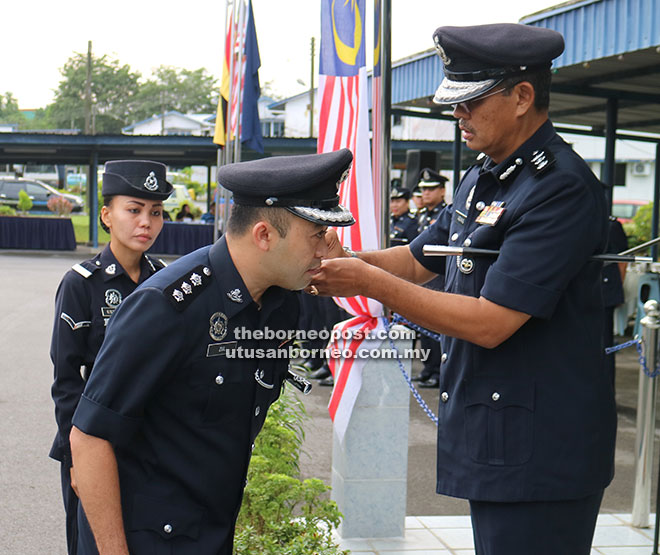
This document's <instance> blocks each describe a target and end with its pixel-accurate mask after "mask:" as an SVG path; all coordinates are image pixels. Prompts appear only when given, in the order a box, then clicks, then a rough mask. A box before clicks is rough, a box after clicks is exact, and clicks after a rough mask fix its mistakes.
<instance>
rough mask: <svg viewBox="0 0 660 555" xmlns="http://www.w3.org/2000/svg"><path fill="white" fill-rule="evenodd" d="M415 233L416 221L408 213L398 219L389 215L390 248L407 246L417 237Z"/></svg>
mask: <svg viewBox="0 0 660 555" xmlns="http://www.w3.org/2000/svg"><path fill="white" fill-rule="evenodd" d="M417 233H418V232H417V220H416V219H415V217H414V216H413V215H412V214H411V213H410V212H406V213H405V214H402V215H401V216H398V217H395V216H393V215H390V244H391V246H393V247H398V246H401V245H408V244H410V243H412V241H413V239H414V238H415V237H417Z"/></svg>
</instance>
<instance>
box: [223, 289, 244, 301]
mask: <svg viewBox="0 0 660 555" xmlns="http://www.w3.org/2000/svg"><path fill="white" fill-rule="evenodd" d="M227 297H229V300H230V301H234V302H235V303H242V302H243V295H242V293H241V290H240V289H232V290H231V291H229V293H227Z"/></svg>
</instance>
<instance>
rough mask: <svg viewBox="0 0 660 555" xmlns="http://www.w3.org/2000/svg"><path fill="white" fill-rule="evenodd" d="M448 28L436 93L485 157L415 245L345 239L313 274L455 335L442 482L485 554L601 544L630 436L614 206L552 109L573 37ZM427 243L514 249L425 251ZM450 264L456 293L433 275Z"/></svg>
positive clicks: (447, 336)
mask: <svg viewBox="0 0 660 555" xmlns="http://www.w3.org/2000/svg"><path fill="white" fill-rule="evenodd" d="M433 40H434V42H435V45H436V48H437V51H438V55H439V56H440V59H441V61H442V64H443V76H444V78H443V81H442V82H441V83H440V86H439V87H438V89H437V91H436V94H435V97H434V101H435V102H436V103H438V104H442V105H446V106H450V107H451V109H452V110H453V116H454V118H456V119H457V120H458V126H459V128H460V129H461V132H462V137H463V140H465V142H466V144H467V146H468V148H470V149H472V150H474V151H476V152H482V153H483V156H482V157H481V159H480V160H479V162H478V163H477V164H476V165H474V166H472V167H471V168H469V169H468V170H467V171H466V172H465V174H464V176H463V178H462V179H461V181H460V183H459V184H457V185H456V186H455V187H454V195H453V203H452V205H451V206H448V207H447V208H446V209H445V210H443V211H442V212H441V213H440V215H439V216H438V218H437V220H436V221H435V223H433V224H431V225H430V226H429V227H428V228H427V229H426V231H424V232H423V233H422V234H420V235H419V236H418V237H417V239H415V240H414V241H413V243H412V244H411V245H410V246H409V247H404V248H401V247H399V248H392V249H386V250H383V251H373V252H360V253H356V254H357V256H356V257H355V256H354V257H346V254H345V253H344V251H343V249H341V248H339V247H334V246H333V249H332V252H330V253H329V255H330V256H334V257H335V258H332V259H328V260H324V261H323V264H322V266H321V271H320V272H319V273H318V274H317V275H316V276H315V278H314V280H313V284H314V285H315V286H316V288H317V289H318V291H319V292H320V294H323V295H335V296H340V297H345V296H346V297H348V296H353V295H364V296H366V297H371V298H373V299H376V300H378V301H380V302H382V303H383V304H384V305H385V306H387V307H389V308H390V309H392V310H393V311H395V312H398V313H400V314H401V315H402V316H404V317H406V318H407V319H409V320H411V321H413V322H415V323H417V324H419V325H421V326H424V327H426V328H428V329H430V330H432V331H434V332H436V333H440V334H442V335H443V341H442V347H443V351H444V353H443V355H442V366H441V370H440V376H439V387H440V400H439V404H438V442H437V467H436V471H437V481H436V491H437V492H438V493H441V494H445V495H450V496H454V497H460V498H465V499H467V500H469V503H470V512H471V517H472V528H473V533H474V543H475V550H476V554H477V555H557V554H560V553H561V554H567V555H568V554H570V555H589V553H590V552H591V542H592V537H593V533H594V529H595V525H596V518H597V516H598V509H599V506H600V503H601V500H602V497H603V492H604V488H605V487H607V485H608V484H609V483H610V481H611V480H612V476H613V473H614V444H615V438H616V406H615V403H614V391H613V388H612V384H611V376H610V374H609V372H607V371H606V370H605V366H604V360H603V359H604V357H605V353H604V349H603V341H602V334H603V331H602V330H603V314H604V310H603V300H602V295H601V283H600V281H601V266H602V264H601V263H600V262H598V261H596V260H594V259H592V256H593V255H597V254H602V253H603V252H604V251H605V247H606V243H607V208H606V203H605V196H604V194H603V191H602V187H601V185H600V183H599V181H598V179H597V178H596V177H595V176H594V175H593V173H592V172H591V170H590V169H589V166H588V165H587V164H586V163H585V162H584V160H582V159H581V158H580V157H579V156H578V155H577V154H576V153H575V152H574V151H573V149H572V148H571V146H570V145H569V144H567V143H566V142H565V141H564V140H563V139H562V138H561V137H560V136H559V135H558V134H557V133H556V131H555V129H554V127H553V125H552V123H551V122H550V120H549V118H548V113H549V105H550V83H551V77H552V74H551V66H552V60H553V59H555V58H557V57H558V56H559V55H561V53H562V52H563V50H564V39H563V37H562V36H561V34H559V33H557V32H556V31H553V30H550V29H546V28H541V27H534V26H531V25H521V24H509V23H506V24H494V25H477V26H471V27H440V28H439V29H437V30H436V32H435V33H434V35H433ZM574 48H575V45H571V49H574ZM328 239H329V240H330V241H333V243H331V244H333V245H334V241H336V238H335V237H333V236H330V237H329V238H328ZM425 245H444V246H453V247H473V248H477V249H478V248H481V249H492V250H496V251H498V252H499V254H498V255H497V256H496V257H477V256H456V255H452V256H448V257H446V258H445V257H441V256H426V255H425V252H424V246H425ZM395 270H396V271H395ZM394 272H395V273H394ZM438 274H439V275H444V276H445V286H444V291H432V290H429V289H425V288H423V287H421V286H419V285H416V284H422V283H425V282H427V281H428V280H429V279H431V278H432V277H433V276H434V275H438Z"/></svg>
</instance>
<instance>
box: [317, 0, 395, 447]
mask: <svg viewBox="0 0 660 555" xmlns="http://www.w3.org/2000/svg"><path fill="white" fill-rule="evenodd" d="M364 21H365V0H348V1H346V2H336V1H335V0H322V2H321V49H320V71H319V73H320V77H319V97H320V99H321V109H320V112H319V138H318V146H317V150H318V152H329V151H333V150H338V149H340V148H344V147H345V148H349V149H350V150H351V151H352V152H353V166H352V167H351V171H350V173H349V175H348V178H347V179H346V180H345V181H344V182H343V183H342V185H341V187H340V191H339V196H340V199H341V203H342V204H343V205H344V206H346V207H347V208H348V209H349V210H350V211H351V213H352V214H353V216H354V217H355V219H356V221H357V223H356V224H355V225H353V226H350V227H340V228H338V229H337V233H338V235H339V239H340V240H341V242H342V244H343V245H345V246H348V247H350V248H352V249H354V250H364V249H376V248H378V233H377V227H376V219H377V218H376V213H377V212H376V205H375V204H374V195H373V184H372V173H371V157H370V149H369V104H368V98H367V70H366V67H365V39H364ZM335 302H336V303H337V304H338V305H339V306H341V307H342V308H344V309H346V310H347V311H348V312H349V313H351V314H353V315H354V318H351V319H350V320H347V321H345V322H340V323H339V324H337V326H335V327H336V328H339V329H340V330H341V332H342V333H340V334H334V336H337V335H338V336H339V337H347V336H349V335H350V336H352V339H348V340H345V339H340V340H337V341H336V342H335V343H333V344H332V345H331V348H333V349H334V348H341V349H342V351H343V350H344V349H348V350H349V351H350V352H351V353H353V356H352V357H345V358H341V359H331V360H330V361H329V366H330V370H331V371H332V374H333V376H334V380H335V386H334V389H333V391H332V395H331V397H330V403H329V406H328V410H329V412H330V417H331V418H332V419H333V422H334V426H335V431H336V432H337V435H338V437H339V439H340V441H342V440H343V438H344V435H345V433H346V428H347V426H348V422H349V420H350V415H351V412H352V410H353V406H354V404H355V400H356V399H357V396H358V393H359V392H360V388H361V386H362V369H363V368H364V365H365V364H366V362H367V359H366V358H362V357H361V356H360V354H361V352H362V351H364V350H365V349H371V348H374V345H372V344H370V343H371V342H370V341H364V340H362V339H361V338H362V337H364V334H362V335H361V332H365V331H367V330H379V329H380V328H382V327H383V323H382V321H381V319H380V318H379V316H382V314H383V307H382V305H381V304H380V303H378V302H377V301H374V300H372V299H367V298H366V297H351V298H335Z"/></svg>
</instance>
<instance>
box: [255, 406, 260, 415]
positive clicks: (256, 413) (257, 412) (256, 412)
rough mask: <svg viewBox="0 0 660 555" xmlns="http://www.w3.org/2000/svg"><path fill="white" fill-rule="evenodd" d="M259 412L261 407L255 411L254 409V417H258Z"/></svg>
mask: <svg viewBox="0 0 660 555" xmlns="http://www.w3.org/2000/svg"><path fill="white" fill-rule="evenodd" d="M260 412H261V407H257V408H256V409H254V415H255V416H259V413H260Z"/></svg>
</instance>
